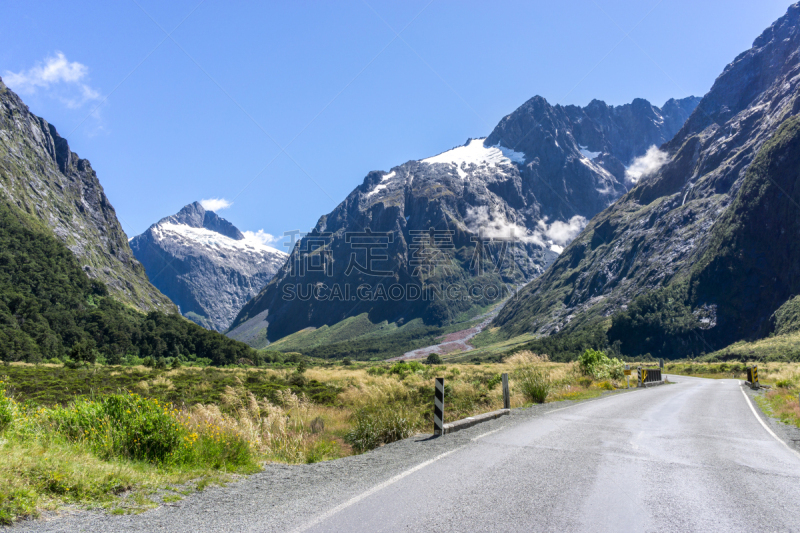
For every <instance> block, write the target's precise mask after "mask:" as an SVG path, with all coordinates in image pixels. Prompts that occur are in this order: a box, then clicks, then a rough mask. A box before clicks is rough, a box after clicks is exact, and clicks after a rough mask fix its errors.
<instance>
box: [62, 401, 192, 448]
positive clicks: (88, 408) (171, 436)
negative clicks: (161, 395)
mask: <svg viewBox="0 0 800 533" xmlns="http://www.w3.org/2000/svg"><path fill="white" fill-rule="evenodd" d="M50 418H51V421H52V423H53V424H54V425H55V429H56V430H57V431H58V432H59V433H62V434H64V435H66V436H67V437H68V438H70V439H71V440H74V441H86V442H88V443H89V444H90V446H91V448H92V451H93V452H94V453H96V454H97V455H99V456H100V457H103V458H110V457H123V458H126V459H134V460H140V461H147V462H150V463H173V462H182V460H183V454H182V452H183V451H184V450H182V448H183V446H184V444H186V443H189V442H191V441H192V438H193V437H192V436H191V435H188V431H186V429H185V428H184V427H183V426H182V425H181V423H180V421H179V420H178V418H177V411H175V410H173V409H171V408H170V406H168V405H164V404H161V403H159V401H158V400H155V399H145V398H142V397H140V396H139V395H138V394H115V395H113V396H108V397H106V398H103V399H102V400H99V401H93V400H78V401H75V402H74V403H73V404H72V405H70V406H69V407H56V408H54V409H53V410H52V411H51V412H50ZM195 438H196V436H195Z"/></svg>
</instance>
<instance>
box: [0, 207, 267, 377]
mask: <svg viewBox="0 0 800 533" xmlns="http://www.w3.org/2000/svg"><path fill="white" fill-rule="evenodd" d="M0 359H2V360H3V361H4V362H13V361H26V362H30V363H37V362H42V361H52V360H54V359H57V360H59V361H73V362H95V361H97V362H105V363H109V364H121V363H126V362H145V363H152V364H156V365H164V364H175V363H176V362H181V361H187V362H192V361H196V362H202V363H206V364H214V365H226V364H235V363H239V362H244V363H255V364H258V363H259V362H260V356H259V354H258V352H256V351H255V350H253V349H252V348H250V347H249V346H247V345H246V344H244V343H241V342H238V341H234V340H232V339H229V338H227V337H225V336H224V335H221V334H219V333H216V332H213V331H208V330H206V329H203V328H202V327H200V326H198V325H196V324H193V323H192V322H189V321H188V320H186V319H184V318H183V317H181V316H179V315H168V314H165V313H162V312H157V311H153V312H150V313H148V314H146V315H145V314H142V313H140V312H138V311H136V310H134V309H132V308H130V307H127V306H125V305H123V304H121V303H120V302H118V301H116V300H114V299H113V298H112V297H110V296H109V294H108V290H107V289H106V287H105V285H104V284H103V283H101V282H99V281H97V280H93V279H89V277H88V276H87V275H86V273H85V272H83V270H81V268H80V265H79V264H78V261H77V259H76V258H75V256H74V255H73V254H72V253H71V252H70V251H69V249H67V247H66V246H65V245H64V244H63V243H61V242H60V241H59V240H57V239H56V238H55V237H54V236H52V235H51V234H50V233H49V232H48V231H46V230H43V229H41V228H40V227H39V226H38V225H37V223H36V222H34V221H32V220H29V219H28V218H27V217H26V216H25V215H23V214H21V213H18V212H17V210H16V209H14V208H13V207H11V206H9V205H8V204H7V203H5V202H0Z"/></svg>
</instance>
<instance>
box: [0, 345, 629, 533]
mask: <svg viewBox="0 0 800 533" xmlns="http://www.w3.org/2000/svg"><path fill="white" fill-rule="evenodd" d="M503 372H508V373H509V374H510V376H511V378H510V384H511V392H512V396H511V405H512V407H519V406H524V405H528V404H531V403H532V402H534V401H537V402H538V401H548V402H551V401H559V400H565V399H573V400H574V399H583V398H590V397H593V396H598V395H600V394H602V393H604V392H606V391H609V390H613V389H614V388H615V387H620V386H623V385H624V381H622V382H619V381H615V380H613V379H607V378H603V379H595V378H593V377H592V376H588V375H584V374H583V373H582V372H581V370H580V368H579V366H578V364H577V363H569V364H561V363H551V362H548V361H547V360H546V359H542V358H539V357H537V356H535V355H533V354H530V353H520V354H516V355H514V356H513V357H512V358H510V359H509V360H508V361H506V362H504V363H496V364H481V365H474V364H447V365H422V364H420V363H418V362H413V363H395V364H388V363H381V364H366V363H356V364H351V365H343V364H337V365H319V366H310V367H309V368H307V369H305V368H304V365H299V366H297V367H295V368H278V369H274V368H230V369H219V368H180V369H174V370H157V369H152V368H145V367H111V366H101V365H95V366H92V367H86V368H78V369H70V368H65V367H63V366H55V365H27V364H12V365H10V366H2V367H0V380H1V381H2V384H0V523H6V524H7V523H11V522H13V521H14V520H17V519H19V518H22V517H35V516H37V515H38V514H39V513H40V512H41V511H42V510H47V509H56V508H59V507H61V506H64V505H69V504H72V505H79V506H84V507H102V508H106V509H108V510H109V511H110V512H114V513H127V512H139V511H141V510H144V509H147V508H149V507H152V506H154V505H157V504H158V503H159V502H163V501H165V499H166V500H174V499H176V498H181V497H182V496H183V495H184V494H186V493H188V492H191V491H194V490H198V489H202V488H203V487H204V486H206V485H207V484H208V483H224V482H225V481H226V480H229V479H231V478H232V477H235V476H237V475H242V474H247V473H250V472H254V471H257V470H258V469H260V468H261V465H262V464H263V463H264V462H268V461H277V462H284V463H304V462H317V461H322V460H327V459H334V458H338V457H343V456H346V455H351V454H354V453H361V452H364V451H367V450H370V449H373V448H375V447H378V446H382V445H383V444H386V443H388V442H392V441H394V440H398V439H402V438H405V437H409V436H411V435H414V434H416V433H420V432H428V433H430V432H431V431H432V411H433V378H434V377H437V376H443V377H444V378H445V384H446V391H445V401H446V421H447V422H449V421H453V420H457V419H460V418H464V417H466V416H470V415H474V414H478V413H482V412H488V411H491V410H495V409H498V408H500V407H502V392H501V379H500V375H501V374H502V373H503Z"/></svg>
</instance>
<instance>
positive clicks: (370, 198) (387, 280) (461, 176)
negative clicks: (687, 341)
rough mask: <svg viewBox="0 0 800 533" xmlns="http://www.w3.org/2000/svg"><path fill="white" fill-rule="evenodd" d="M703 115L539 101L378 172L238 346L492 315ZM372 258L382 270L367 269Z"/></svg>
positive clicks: (262, 305) (288, 273) (279, 278)
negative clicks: (342, 327) (633, 174)
mask: <svg viewBox="0 0 800 533" xmlns="http://www.w3.org/2000/svg"><path fill="white" fill-rule="evenodd" d="M695 103H696V102H695V101H694V99H687V100H684V101H680V102H675V101H670V102H669V111H668V112H666V111H662V110H660V109H658V108H656V107H654V106H652V105H650V104H649V103H647V102H645V101H644V100H637V101H636V102H635V103H634V104H630V105H627V106H621V107H613V106H607V105H605V104H604V103H602V102H596V101H595V102H592V104H591V105H590V106H588V107H586V108H583V109H581V108H577V107H574V106H570V107H567V108H565V107H561V106H551V105H550V104H548V103H547V101H546V100H545V99H544V98H541V97H534V98H532V99H531V100H529V101H528V102H526V103H525V104H524V105H523V106H521V107H520V108H519V109H517V110H516V111H514V112H513V113H512V114H510V115H508V116H507V117H505V118H504V119H503V120H502V121H500V123H499V124H498V125H497V127H496V128H495V129H494V131H493V132H492V133H491V135H489V137H488V138H486V139H469V140H468V141H467V142H466V143H465V144H464V145H463V146H459V147H456V148H453V149H452V150H448V151H446V152H444V153H442V154H439V155H437V156H434V157H430V158H427V159H423V160H421V161H409V162H407V163H405V164H403V165H400V166H398V167H395V168H392V169H391V170H390V171H389V172H384V171H374V172H370V173H369V174H368V175H367V176H366V178H365V179H364V181H363V183H362V184H361V185H360V186H359V187H357V188H356V189H355V190H354V191H353V192H352V193H350V194H349V195H348V196H347V198H346V199H345V200H344V201H343V202H342V203H341V204H339V206H337V207H336V209H334V210H333V211H332V212H331V213H329V214H328V215H325V216H323V217H322V218H320V220H319V222H318V223H317V225H316V227H315V228H314V230H313V231H312V232H311V233H309V234H308V235H307V236H306V237H305V238H303V239H302V240H300V241H299V242H298V244H297V245H296V247H295V249H294V250H293V251H292V253H291V255H290V257H289V260H288V261H287V262H286V264H285V265H284V266H283V268H281V270H280V271H279V272H278V273H277V274H276V276H275V277H274V278H273V279H272V281H270V283H269V284H268V285H267V286H266V287H265V288H264V289H263V290H262V291H261V292H260V293H259V294H258V295H257V296H256V297H255V298H253V299H252V300H251V301H250V302H248V303H247V305H245V306H244V308H243V309H242V310H241V312H240V313H239V315H238V316H237V317H236V319H235V321H234V322H233V324H232V326H231V330H230V331H229V333H228V335H229V336H231V337H233V338H236V339H238V340H243V341H245V342H249V343H250V344H252V345H255V346H261V345H263V344H264V343H266V342H268V341H274V340H276V339H278V338H281V337H283V336H285V335H288V334H291V333H293V332H296V331H299V330H301V329H303V328H306V327H319V326H322V325H325V324H328V325H332V324H335V323H337V322H339V321H341V320H344V319H345V318H348V317H351V316H356V315H359V314H362V313H368V315H369V319H370V320H371V321H372V322H373V323H376V322H380V321H383V320H387V321H389V322H397V323H403V322H408V321H410V320H414V319H418V318H419V319H422V320H423V321H424V322H425V323H427V324H437V325H439V324H445V323H448V322H450V321H453V320H454V319H456V318H457V317H458V316H463V314H464V313H468V312H470V311H471V310H474V309H475V308H476V307H482V306H486V305H489V304H491V303H493V302H496V301H497V300H499V299H500V298H502V297H503V296H504V295H505V294H507V293H508V291H509V290H512V288H513V287H515V286H520V285H521V284H524V283H526V282H528V281H530V280H532V279H534V278H536V277H538V276H539V275H541V274H542V273H543V272H544V271H545V269H546V268H547V267H548V265H550V264H551V263H552V262H553V261H554V260H555V259H556V258H557V257H558V254H559V253H560V252H561V251H562V250H563V247H565V246H567V245H568V244H569V242H570V241H571V240H572V239H573V238H574V237H575V236H576V235H577V234H578V233H579V232H580V230H581V229H583V227H584V226H585V224H586V222H587V220H589V219H590V218H591V217H593V216H594V215H595V214H596V213H598V212H600V211H602V210H603V209H605V208H607V207H608V206H609V205H611V204H612V203H613V202H614V201H615V200H616V199H617V198H619V197H620V196H622V195H623V194H624V193H625V192H626V190H627V189H626V187H627V186H626V182H625V179H626V177H625V173H626V171H625V166H626V165H629V164H630V163H631V161H632V159H633V158H635V157H637V156H642V155H644V154H645V152H646V151H647V149H648V148H650V146H651V145H652V144H660V143H661V142H663V141H664V140H666V139H669V138H670V137H672V136H673V135H674V134H675V132H676V131H677V129H678V128H679V127H680V125H682V123H683V120H685V118H686V117H688V115H689V113H690V112H691V110H692V109H693V106H694V105H695ZM368 231H369V232H372V233H373V236H372V237H370V236H365V234H366V233H367V232H368ZM359 234H360V236H359ZM377 234H380V237H376V236H375V235H377ZM370 245H376V246H375V247H374V248H375V249H374V250H373V251H370V252H369V253H374V255H373V257H377V256H379V257H380V258H381V259H379V260H376V261H374V262H373V263H372V264H369V265H368V264H367V261H368V256H367V255H366V254H367V253H368V252H367V250H366V248H368V247H370ZM377 245H379V246H377ZM425 258H428V259H431V258H438V259H439V261H438V262H437V264H433V265H431V264H430V263H428V264H423V263H424V260H425ZM442 260H443V261H444V262H442ZM354 262H355V263H356V264H354ZM358 266H361V267H362V268H357V267H358ZM364 267H369V268H364ZM431 267H432V268H431ZM362 286H366V287H367V290H366V291H362V292H361V293H359V292H358V288H359V287H362ZM475 287H478V289H476V290H475V289H474V288H475ZM392 291H394V292H393V293H392ZM415 291H420V293H421V294H422V296H421V297H419V298H415V297H414V296H415V294H416V292H415ZM436 291H444V295H439V296H438V297H437V296H436V294H437V293H436ZM448 291H449V292H448ZM431 294H433V298H432V299H431V298H426V295H428V296H430V295H431Z"/></svg>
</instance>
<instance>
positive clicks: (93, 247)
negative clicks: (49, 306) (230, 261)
mask: <svg viewBox="0 0 800 533" xmlns="http://www.w3.org/2000/svg"><path fill="white" fill-rule="evenodd" d="M0 198H2V201H5V202H9V203H10V204H11V205H13V206H15V207H17V208H19V209H21V210H22V211H24V212H25V213H27V214H28V215H29V216H30V217H32V218H33V219H35V220H38V221H40V222H41V223H42V224H44V225H45V226H46V227H48V228H50V229H51V230H52V231H53V233H55V235H56V236H57V237H58V238H59V239H61V240H62V241H63V242H64V243H65V244H66V245H67V247H68V248H69V249H70V250H71V251H72V253H74V254H75V256H76V257H77V258H78V260H79V261H80V262H81V264H82V265H83V269H84V270H85V271H86V273H87V274H88V275H89V277H91V278H97V279H99V280H101V281H102V282H103V283H104V284H105V285H106V286H107V287H108V290H109V292H110V293H111V294H112V295H113V296H114V297H115V298H117V299H118V300H121V301H123V302H126V303H128V304H130V305H132V306H134V307H136V308H138V309H140V310H142V311H152V310H161V311H166V312H174V311H175V306H174V305H173V304H172V302H170V301H169V299H168V298H166V297H165V296H164V295H163V294H161V293H160V292H159V291H158V289H156V288H155V287H153V286H152V285H151V284H150V282H149V281H148V279H147V274H146V273H145V270H144V268H143V267H142V265H141V264H140V263H139V261H137V260H136V258H135V257H134V256H133V253H132V252H131V249H130V247H129V246H128V240H127V238H126V236H125V232H124V231H122V227H121V226H120V223H119V220H117V216H116V212H115V211H114V208H113V207H112V206H111V203H110V202H109V201H108V198H107V197H106V195H105V193H104V192H103V187H102V186H101V185H100V182H99V180H98V179H97V175H96V174H95V172H94V170H92V166H91V164H90V163H89V161H87V160H86V159H80V158H79V157H78V155H77V154H75V153H74V152H72V151H70V149H69V144H68V143H67V140H66V139H64V138H63V137H61V136H60V135H59V134H58V132H57V131H56V128H55V127H54V126H53V125H52V124H48V123H47V122H46V121H45V120H44V119H42V118H40V117H37V116H35V115H33V114H32V113H30V111H29V110H28V107H27V106H26V105H25V104H24V103H23V102H22V100H20V98H19V97H18V96H17V95H16V94H15V93H14V92H12V91H11V90H9V89H8V88H7V87H6V86H5V85H4V84H3V82H2V80H0Z"/></svg>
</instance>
